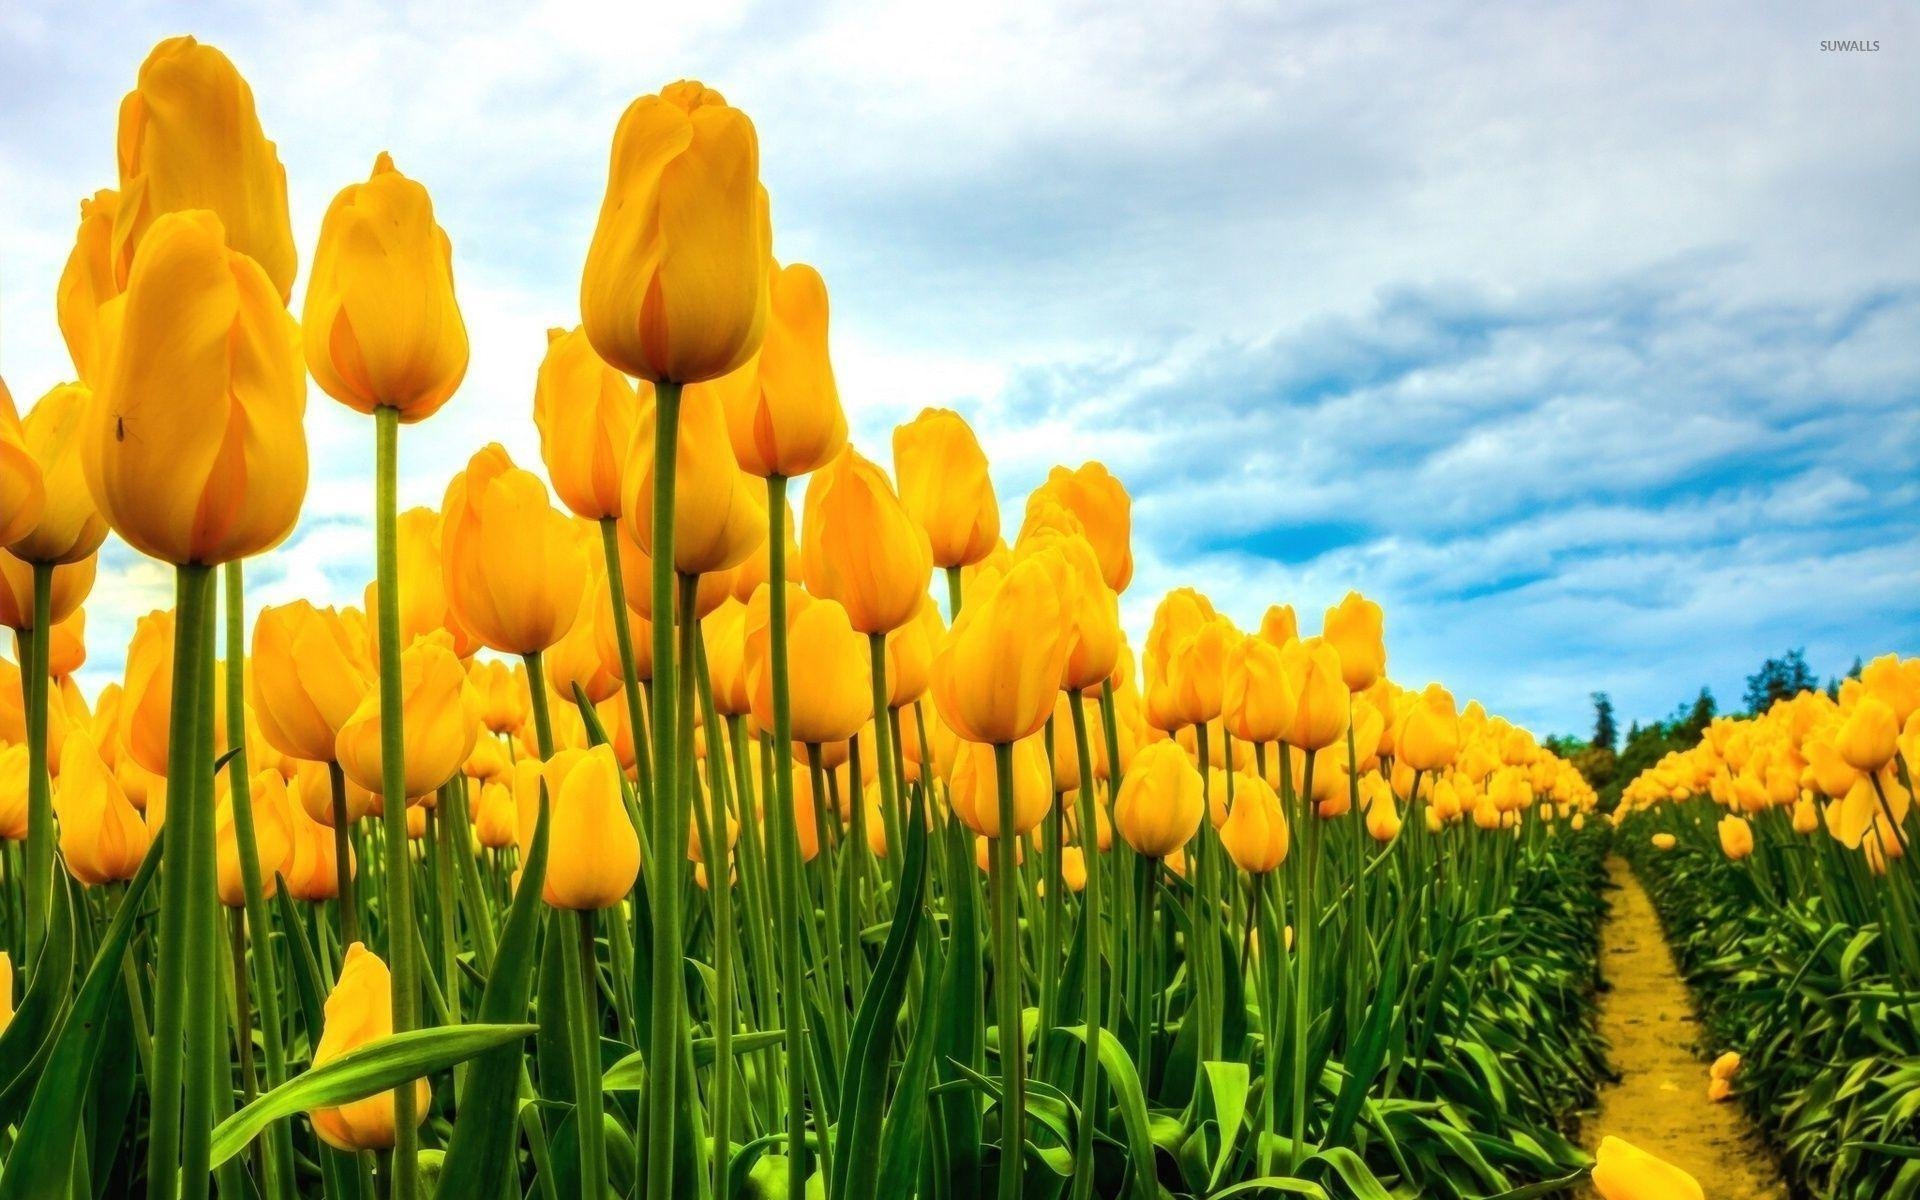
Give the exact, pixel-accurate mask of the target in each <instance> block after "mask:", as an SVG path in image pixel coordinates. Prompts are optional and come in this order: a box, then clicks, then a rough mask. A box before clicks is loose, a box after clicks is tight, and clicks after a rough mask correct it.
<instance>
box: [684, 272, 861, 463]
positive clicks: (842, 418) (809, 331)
mask: <svg viewBox="0 0 1920 1200" xmlns="http://www.w3.org/2000/svg"><path fill="white" fill-rule="evenodd" d="M767 296H768V315H767V329H766V341H765V343H764V344H763V345H762V346H761V347H760V352H759V354H757V355H755V356H754V358H752V359H751V360H750V361H748V362H747V364H746V365H745V366H743V367H741V368H740V369H739V370H737V371H734V372H732V373H731V374H729V375H726V376H724V377H722V378H720V379H716V380H714V381H713V383H712V384H710V385H709V386H708V387H705V388H700V389H696V392H695V395H697V396H699V397H700V399H699V400H698V402H699V403H710V402H711V400H709V399H708V397H709V396H718V398H719V402H720V405H721V407H722V409H724V410H725V412H726V414H727V433H728V435H729V436H730V437H732V439H733V452H734V455H735V457H737V458H738V459H739V460H740V467H741V469H742V470H744V471H746V472H748V473H749V474H753V475H758V476H761V477H762V478H766V477H768V476H772V475H784V476H787V477H789V478H791V477H793V476H796V475H806V474H809V473H811V472H813V471H817V470H819V469H820V468H821V467H824V466H826V465H827V464H828V463H829V462H832V461H833V459H834V458H835V456H837V455H838V454H839V453H840V451H841V450H842V449H843V448H845V446H846V444H847V414H846V411H845V410H844V409H842V408H841V407H840V390H839V388H838V387H837V386H836V385H835V384H834V380H833V358H832V355H831V354H830V353H829V352H828V348H827V285H826V282H825V281H824V280H822V279H821V278H820V273H819V272H818V271H816V270H814V269H813V268H812V267H809V266H807V265H806V264H805V263H789V264H788V265H787V266H785V267H781V266H779V265H777V264H774V265H770V266H768V267H767Z"/></svg>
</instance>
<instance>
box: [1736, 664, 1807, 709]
mask: <svg viewBox="0 0 1920 1200" xmlns="http://www.w3.org/2000/svg"><path fill="white" fill-rule="evenodd" d="M1819 686H1820V681H1819V679H1817V678H1816V677H1815V676H1814V674H1813V671H1812V670H1811V669H1809V668H1808V666H1807V655H1806V651H1805V650H1789V651H1787V653H1786V654H1785V655H1784V656H1783V657H1780V658H1769V659H1768V660H1767V661H1766V662H1764V663H1762V664H1760V669H1759V670H1758V671H1756V672H1754V673H1753V674H1752V675H1749V676H1747V694H1746V705H1747V711H1748V712H1750V713H1763V712H1765V711H1767V710H1768V709H1769V708H1772V707H1773V705H1774V702H1775V701H1776V700H1785V699H1787V698H1788V697H1789V696H1796V695H1798V694H1800V693H1801V692H1809V691H1812V690H1813V689H1815V688H1817V687H1819Z"/></svg>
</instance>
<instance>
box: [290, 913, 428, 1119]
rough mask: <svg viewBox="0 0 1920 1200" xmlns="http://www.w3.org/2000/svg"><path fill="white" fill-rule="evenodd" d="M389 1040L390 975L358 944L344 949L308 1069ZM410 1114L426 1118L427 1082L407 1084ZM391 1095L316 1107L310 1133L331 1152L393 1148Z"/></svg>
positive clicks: (390, 1093) (391, 981)
mask: <svg viewBox="0 0 1920 1200" xmlns="http://www.w3.org/2000/svg"><path fill="white" fill-rule="evenodd" d="M391 1036H393V976H392V975H391V974H390V973H389V972H388V971H387V964H386V963H385V962H383V961H381V958H380V956H379V955H377V954H375V953H373V952H372V951H371V950H368V949H367V948H366V947H365V946H363V945H361V944H360V943H359V942H355V943H354V944H353V945H351V946H348V947H347V959H346V962H345V963H344V964H343V965H342V966H341V968H340V979H339V981H338V982H337V983H335V984H334V985H333V991H332V992H330V993H328V995H327V1003H326V1009H325V1018H324V1022H323V1024H322V1025H321V1030H320V1043H319V1044H318V1045H317V1046H315V1047H314V1048H313V1065H314V1067H315V1068H319V1067H324V1066H326V1065H327V1064H328V1063H330V1062H332V1061H333V1060H334V1059H336V1058H339V1057H340V1056H341V1055H343V1054H345V1053H347V1052H348V1051H350V1050H358V1049H360V1048H361V1047H363V1046H367V1045H370V1044H372V1043H373V1042H377V1041H379V1040H380V1039H382V1038H387V1037H391ZM403 1086H407V1087H411V1088H413V1089H414V1092H415V1102H414V1111H415V1112H416V1113H418V1114H419V1118H420V1119H421V1120H425V1119H426V1115H427V1100H428V1095H429V1089H428V1087H427V1081H426V1080H424V1079H416V1080H414V1081H413V1082H412V1083H410V1084H406V1085H403ZM393 1107H394V1106H393V1093H392V1092H379V1093H376V1094H375V1095H372V1096H368V1097H367V1098H365V1099H364V1100H355V1101H352V1102H351V1103H348V1104H342V1105H340V1106H339V1107H338V1108H316V1109H312V1110H310V1111H309V1112H308V1113H307V1115H308V1116H309V1117H311V1118H313V1131H314V1132H315V1133H317V1134H319V1135H320V1140H321V1141H324V1142H325V1143H327V1145H329V1146H332V1147H334V1148H335V1149H336V1150H384V1149H386V1148H387V1147H389V1146H392V1145H393V1140H394V1126H393Z"/></svg>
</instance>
